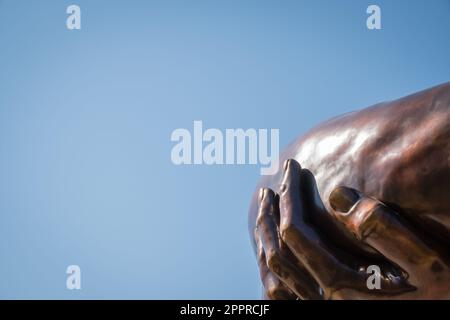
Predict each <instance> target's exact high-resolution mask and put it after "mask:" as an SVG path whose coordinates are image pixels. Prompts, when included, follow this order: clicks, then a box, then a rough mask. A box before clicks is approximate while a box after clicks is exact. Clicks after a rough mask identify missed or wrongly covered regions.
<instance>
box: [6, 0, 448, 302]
mask: <svg viewBox="0 0 450 320" xmlns="http://www.w3.org/2000/svg"><path fill="white" fill-rule="evenodd" d="M70 4H78V5H79V6H80V7H81V10H82V30H80V31H69V30H67V29H66V26H65V23H66V17H67V14H66V12H65V11H66V7H67V6H68V5H70ZM369 4H378V5H379V6H380V7H381V10H382V28H383V29H382V30H379V31H370V30H368V29H367V28H366V17H367V14H366V8H367V6H368V5H369ZM449 35H450V1H448V0H433V1H406V0H404V1H400V0H396V1H363V0H359V1H337V0H333V1H317V0H311V1H253V0H245V1H244V0H242V1H224V0H220V1H219V0H214V1H213V0H208V1H206V0H202V1H199V0H189V1H106V0H104V1H102V0H95V1H93V0H91V1H87V0H77V1H75V0H74V1H62V0H54V1H18V0H0V298H43V299H46V298H62V299H78V298H85V299H90V298H137V299H143V298H149V299H151V298H153V299H155V298H192V299H197V298H206V299H216V298H224V299H226V298H236V299H241V298H250V299H251V298H259V297H260V293H261V288H260V284H259V278H258V272H257V266H256V262H255V259H254V257H253V253H252V251H251V247H250V242H249V237H248V234H247V209H248V204H249V200H250V196H251V194H252V192H253V189H254V187H255V184H256V181H257V180H258V178H259V167H258V166H248V165H246V166H206V165H205V166H174V165H173V164H172V162H171V160H170V151H171V148H172V146H173V145H174V144H173V143H172V142H171V141H170V134H171V132H172V131H173V130H174V129H176V128H188V129H190V130H192V125H193V121H194V120H202V121H203V124H204V126H205V127H208V128H210V127H214V128H220V129H225V128H280V139H281V141H280V142H281V146H285V145H286V144H287V143H288V142H290V141H291V140H293V139H294V138H295V137H296V136H298V135H299V134H301V133H303V132H305V131H306V130H308V129H309V128H311V127H313V126H314V125H315V124H317V123H319V122H321V121H323V120H325V119H327V118H330V117H332V116H335V115H338V114H341V113H343V112H347V111H350V110H354V109H359V108H362V107H365V106H369V105H371V104H374V103H377V102H381V101H383V100H389V99H394V98H398V97H401V96H404V95H406V94H409V93H412V92H415V91H418V90H421V89H425V88H427V87H430V86H433V85H437V84H439V83H443V82H446V81H449V80H450V60H449V52H450V41H449ZM70 264H77V265H79V266H80V267H81V269H82V290H80V291H76V290H75V291H69V290H67V289H66V286H65V281H66V276H67V275H66V273H65V270H66V267H67V266H68V265H70Z"/></svg>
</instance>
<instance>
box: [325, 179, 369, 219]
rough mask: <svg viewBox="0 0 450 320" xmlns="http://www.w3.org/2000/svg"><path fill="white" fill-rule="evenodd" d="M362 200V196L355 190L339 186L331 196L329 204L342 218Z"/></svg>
mask: <svg viewBox="0 0 450 320" xmlns="http://www.w3.org/2000/svg"><path fill="white" fill-rule="evenodd" d="M360 199H361V194H360V193H359V192H358V191H356V190H355V189H352V188H348V187H344V186H339V187H337V188H335V189H334V190H333V191H332V192H331V194H330V196H329V203H330V206H331V207H332V208H333V210H334V211H336V212H337V213H339V215H340V216H342V215H345V214H346V213H347V212H349V211H350V209H351V208H352V207H353V206H354V205H355V204H356V203H357V202H358V201H359V200H360Z"/></svg>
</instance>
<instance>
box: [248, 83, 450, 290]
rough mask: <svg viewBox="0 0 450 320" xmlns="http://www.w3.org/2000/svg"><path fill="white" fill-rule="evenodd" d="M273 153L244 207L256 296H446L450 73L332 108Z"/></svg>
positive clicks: (449, 284) (449, 275) (449, 279)
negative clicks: (375, 274) (273, 168)
mask: <svg viewBox="0 0 450 320" xmlns="http://www.w3.org/2000/svg"><path fill="white" fill-rule="evenodd" d="M289 159H291V160H289ZM280 163H284V165H283V167H282V168H280V170H279V171H278V173H277V174H276V175H273V176H267V177H263V179H262V180H261V181H260V183H259V185H258V188H257V192H255V194H254V195H253V198H252V202H251V206H250V211H249V231H250V235H251V238H252V244H253V246H254V250H255V252H256V253H257V259H258V265H259V268H260V275H261V279H262V282H263V286H264V292H265V293H264V295H265V297H266V298H270V299H295V298H300V299H450V250H449V245H450V83H446V84H443V85H440V86H437V87H434V88H431V89H428V90H424V91H422V92H419V93H416V94H413V95H410V96H407V97H404V98H401V99H399V100H396V101H392V102H387V103H381V104H378V105H375V106H372V107H369V108H367V109H363V110H361V111H356V112H352V113H348V114H345V115H343V116H340V117H337V118H334V119H331V120H330V121H327V122H325V123H323V124H322V125H320V126H318V127H316V128H315V129H313V130H312V131H310V132H309V133H307V134H306V135H304V136H303V137H300V138H299V139H298V140H296V141H295V142H294V143H292V144H291V145H290V146H289V147H288V148H287V149H286V150H285V151H284V152H283V153H282V154H281V155H280ZM371 265H376V266H379V267H380V270H381V288H380V289H379V290H378V289H375V290H373V289H369V288H368V287H367V283H366V279H367V276H368V274H367V272H366V269H367V267H368V266H371Z"/></svg>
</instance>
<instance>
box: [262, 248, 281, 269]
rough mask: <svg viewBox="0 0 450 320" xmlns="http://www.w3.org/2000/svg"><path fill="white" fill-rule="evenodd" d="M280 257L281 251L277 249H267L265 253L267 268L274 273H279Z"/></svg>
mask: <svg viewBox="0 0 450 320" xmlns="http://www.w3.org/2000/svg"><path fill="white" fill-rule="evenodd" d="M282 259H283V258H282V256H281V253H280V252H279V251H277V250H269V251H268V252H267V253H266V261H267V266H268V267H269V270H271V271H272V272H274V273H275V274H279V273H280V264H281V261H282Z"/></svg>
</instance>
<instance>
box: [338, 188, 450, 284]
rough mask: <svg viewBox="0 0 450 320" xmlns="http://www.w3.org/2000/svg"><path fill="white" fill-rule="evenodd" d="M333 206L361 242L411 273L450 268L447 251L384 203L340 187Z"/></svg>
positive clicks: (339, 217) (341, 219)
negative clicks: (446, 257)
mask: <svg viewBox="0 0 450 320" xmlns="http://www.w3.org/2000/svg"><path fill="white" fill-rule="evenodd" d="M330 204H331V206H333V208H334V209H335V211H336V217H337V219H338V220H340V221H341V222H343V223H344V225H345V226H346V227H347V228H348V229H349V230H350V231H351V232H352V233H354V235H355V236H356V237H357V238H358V239H360V240H361V241H364V242H365V243H367V244H368V245H370V246H371V247H373V248H374V249H376V250H377V251H379V252H380V253H381V254H382V255H383V256H385V257H386V258H387V259H389V260H390V261H392V262H394V263H396V264H397V265H399V266H400V267H402V268H403V269H404V270H406V271H407V272H408V273H410V274H413V273H414V274H418V272H419V271H420V270H432V271H433V270H434V271H435V272H439V271H443V270H445V269H448V265H447V264H448V260H446V259H444V254H445V250H443V248H441V247H439V246H438V245H437V244H435V243H432V242H431V241H429V240H427V241H424V239H425V237H424V236H423V235H422V233H421V231H420V230H418V229H417V228H415V227H414V226H412V225H411V224H410V223H408V221H406V220H405V219H404V218H403V217H401V216H400V215H399V214H398V213H397V212H395V211H394V210H392V209H390V208H389V207H387V206H386V205H384V204H383V203H382V202H380V201H378V200H376V199H373V198H370V197H366V196H364V195H362V194H361V193H359V192H358V191H356V190H354V189H351V188H346V187H338V188H336V189H335V190H334V191H333V192H332V193H331V195H330ZM446 261H447V262H446ZM419 274H420V273H419ZM448 280H450V279H447V281H448Z"/></svg>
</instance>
